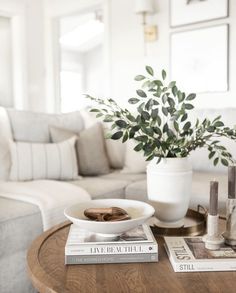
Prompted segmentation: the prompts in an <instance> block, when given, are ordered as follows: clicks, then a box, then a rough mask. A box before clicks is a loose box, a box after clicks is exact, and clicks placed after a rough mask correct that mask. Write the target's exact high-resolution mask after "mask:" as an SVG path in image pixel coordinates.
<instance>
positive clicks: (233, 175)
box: [223, 166, 236, 246]
mask: <svg viewBox="0 0 236 293" xmlns="http://www.w3.org/2000/svg"><path fill="white" fill-rule="evenodd" d="M235 184H236V166H229V167H228V200H227V201H226V231H225V232H224V233H223V237H224V238H225V243H226V244H228V245H233V246H234V245H236V196H235V195H236V185H235Z"/></svg>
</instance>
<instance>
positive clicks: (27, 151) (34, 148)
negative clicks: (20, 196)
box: [10, 137, 78, 181]
mask: <svg viewBox="0 0 236 293" xmlns="http://www.w3.org/2000/svg"><path fill="white" fill-rule="evenodd" d="M75 141H76V137H72V138H70V139H68V140H65V141H63V142H60V143H45V144H43V143H28V142H14V141H10V152H11V161H12V165H11V171H10V180H11V181H27V180H37V179H54V180H73V179H78V167H77V160H76V153H75Z"/></svg>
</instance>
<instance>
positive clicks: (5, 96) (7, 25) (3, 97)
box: [0, 17, 13, 107]
mask: <svg viewBox="0 0 236 293" xmlns="http://www.w3.org/2000/svg"><path fill="white" fill-rule="evenodd" d="M11 45H12V44H11V22H10V19H9V18H7V17H0V77H1V78H0V106H5V107H11V106H13V96H12V93H13V84H12V58H11Z"/></svg>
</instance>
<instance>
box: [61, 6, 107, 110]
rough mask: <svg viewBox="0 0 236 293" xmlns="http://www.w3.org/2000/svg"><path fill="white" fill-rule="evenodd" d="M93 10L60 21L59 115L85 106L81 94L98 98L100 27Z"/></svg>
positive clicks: (100, 49) (99, 81)
mask: <svg viewBox="0 0 236 293" xmlns="http://www.w3.org/2000/svg"><path fill="white" fill-rule="evenodd" d="M102 19H103V17H102V11H101V10H97V9H96V10H95V11H92V12H87V13H83V14H79V15H76V16H74V15H73V16H68V17H63V18H62V19H61V21H60V40H59V41H60V47H61V54H60V56H61V61H60V63H61V72H60V95H61V99H60V109H61V111H62V112H69V111H74V110H79V109H82V108H84V107H86V106H87V103H88V102H89V101H87V100H86V99H85V98H84V96H83V94H85V93H91V94H96V95H102V94H103V92H102V76H103V42H104V40H103V39H104V23H103V21H102Z"/></svg>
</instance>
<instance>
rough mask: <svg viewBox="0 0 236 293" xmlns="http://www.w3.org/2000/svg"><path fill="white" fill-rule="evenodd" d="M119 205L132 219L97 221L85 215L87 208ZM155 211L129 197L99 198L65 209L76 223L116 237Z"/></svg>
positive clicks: (66, 213) (90, 229)
mask: <svg viewBox="0 0 236 293" xmlns="http://www.w3.org/2000/svg"><path fill="white" fill-rule="evenodd" d="M98 207H119V208H122V209H124V210H126V211H127V213H128V214H129V216H130V217H131V219H130V220H125V221H117V222H96V221H91V220H89V219H88V218H87V217H86V216H85V215H84V210H86V209H87V208H98ZM154 213H155V210H154V208H153V207H152V206H151V205H149V204H147V203H145V202H141V201H137V200H128V199H97V200H91V201H86V202H82V203H78V204H76V205H73V206H71V207H68V208H66V209H65V211H64V214H65V216H66V217H67V218H68V219H69V220H70V221H72V222H73V223H74V224H75V225H77V226H79V227H81V228H83V229H86V230H88V231H90V232H95V233H98V234H103V236H105V237H115V236H118V235H121V234H122V233H124V232H126V231H128V230H131V229H133V228H135V227H136V226H138V225H141V224H143V223H144V222H145V221H146V220H147V219H149V218H150V217H152V216H153V215H154Z"/></svg>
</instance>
